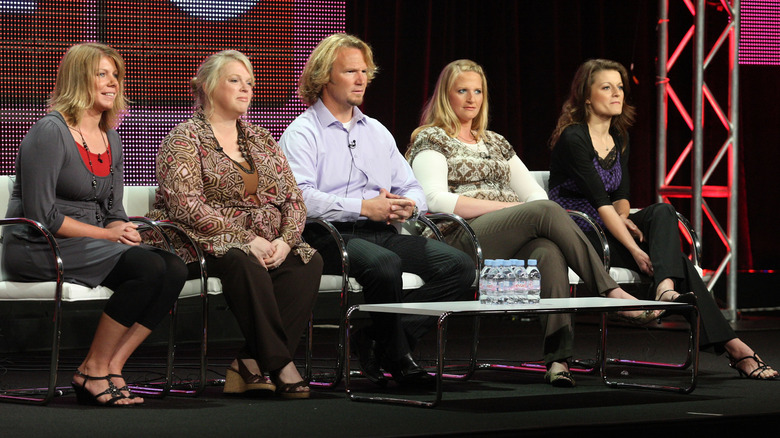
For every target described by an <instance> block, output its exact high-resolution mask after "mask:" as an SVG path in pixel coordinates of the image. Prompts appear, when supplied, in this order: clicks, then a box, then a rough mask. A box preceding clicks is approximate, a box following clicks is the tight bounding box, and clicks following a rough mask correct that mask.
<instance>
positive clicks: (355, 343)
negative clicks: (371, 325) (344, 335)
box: [349, 330, 387, 386]
mask: <svg viewBox="0 0 780 438" xmlns="http://www.w3.org/2000/svg"><path fill="white" fill-rule="evenodd" d="M349 338H350V339H349V342H350V348H352V351H354V352H355V353H356V354H357V356H358V359H360V368H361V369H362V370H363V375H364V376H366V378H367V379H368V380H370V381H371V382H373V383H375V384H377V385H379V386H387V378H386V377H385V375H384V373H382V369H381V367H380V361H381V359H382V357H381V352H380V348H379V344H378V343H377V342H376V341H375V340H373V339H371V338H370V337H369V336H368V335H367V334H366V333H365V332H364V331H363V330H355V331H353V332H352V334H351V335H350V337H349Z"/></svg>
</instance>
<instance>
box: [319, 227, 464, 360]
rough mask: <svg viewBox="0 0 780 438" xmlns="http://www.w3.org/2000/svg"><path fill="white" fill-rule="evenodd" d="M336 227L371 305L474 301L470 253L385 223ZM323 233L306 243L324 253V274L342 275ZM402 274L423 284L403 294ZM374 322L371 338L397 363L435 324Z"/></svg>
mask: <svg viewBox="0 0 780 438" xmlns="http://www.w3.org/2000/svg"><path fill="white" fill-rule="evenodd" d="M334 226H336V228H337V229H339V231H340V232H341V233H342V237H343V238H344V240H345V241H346V244H347V253H348V254H349V275H350V276H351V277H354V278H355V279H356V280H357V281H358V283H360V285H361V286H362V287H363V295H364V297H365V301H366V302H367V303H372V304H373V303H400V302H427V301H431V302H432V301H458V300H466V299H474V295H473V294H471V295H470V294H469V292H470V291H471V288H472V284H473V283H474V278H475V277H476V268H475V267H474V263H473V262H472V261H471V258H470V257H469V256H468V255H467V254H466V253H464V252H462V251H459V250H457V249H455V248H453V247H451V246H449V245H447V244H446V243H443V242H439V241H437V240H433V239H427V238H424V237H420V236H410V235H403V234H398V233H397V232H396V229H395V227H393V226H391V225H387V224H384V223H381V222H373V221H358V222H341V223H334ZM312 228H314V227H312ZM317 228H319V227H317ZM319 231H320V230H317V231H314V230H312V229H308V231H305V232H304V238H305V239H306V240H307V242H308V243H309V244H310V245H312V246H314V247H315V248H317V250H318V251H320V252H321V253H322V254H323V257H324V258H325V261H326V263H325V269H324V271H325V273H328V274H341V260H340V257H338V254H337V253H336V251H335V243H334V242H333V239H332V238H331V237H330V235H324V234H320V233H319ZM403 272H410V273H413V274H417V275H418V276H420V278H422V280H423V281H424V282H425V284H424V285H423V286H422V287H420V288H418V289H410V290H404V289H403V281H402V279H401V274H402V273H403ZM371 318H372V320H373V322H374V325H373V327H372V328H371V329H370V332H369V334H370V335H371V336H372V337H373V338H374V339H376V340H377V341H378V342H380V343H381V344H382V345H384V346H385V349H386V352H387V354H388V356H389V357H390V359H394V360H395V359H399V358H400V357H401V356H402V355H404V354H406V353H408V352H409V351H410V350H412V349H414V346H415V343H416V341H417V340H418V339H420V338H421V337H422V336H423V335H424V334H425V333H427V332H428V331H429V330H430V329H431V328H432V327H433V326H434V325H435V324H436V319H435V318H431V317H420V316H413V315H404V316H402V317H398V316H397V315H395V314H384V313H374V314H372V315H371Z"/></svg>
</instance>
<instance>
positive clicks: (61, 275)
mask: <svg viewBox="0 0 780 438" xmlns="http://www.w3.org/2000/svg"><path fill="white" fill-rule="evenodd" d="M10 225H25V226H27V227H29V228H32V229H33V230H35V231H36V232H38V233H39V234H40V235H41V236H42V237H43V238H44V239H45V240H46V243H47V244H48V245H49V249H51V255H52V260H53V261H54V266H55V267H56V269H55V270H56V272H55V274H56V283H57V290H56V292H55V296H54V300H55V301H57V302H59V301H60V300H61V299H62V283H63V281H64V279H65V269H64V267H63V263H62V256H61V254H60V247H59V245H57V239H55V238H54V234H52V232H51V231H49V229H48V228H46V227H45V226H44V225H43V224H42V223H40V222H38V221H34V220H32V219H27V218H23V217H19V218H4V219H0V227H5V226H10ZM3 255H4V256H5V255H6V254H3Z"/></svg>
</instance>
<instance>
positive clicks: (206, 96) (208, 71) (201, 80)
mask: <svg viewBox="0 0 780 438" xmlns="http://www.w3.org/2000/svg"><path fill="white" fill-rule="evenodd" d="M233 61H238V62H240V63H241V64H243V65H244V67H246V70H247V71H248V72H249V76H250V78H251V81H252V85H253V86H254V84H255V73H254V71H253V70H252V63H251V62H250V61H249V58H247V56H246V55H244V54H243V53H241V52H239V51H238V50H223V51H221V52H217V53H214V54H213V55H210V56H209V57H208V58H206V59H205V60H204V61H203V62H202V63H201V64H200V66H199V67H198V72H197V73H196V74H195V77H194V78H192V80H191V81H190V91H191V92H192V95H193V96H195V106H196V107H197V108H199V109H204V110H205V107H206V106H208V107H209V108H210V110H211V112H213V110H214V105H213V96H212V95H213V94H214V89H215V88H217V82H219V78H220V77H221V76H222V69H223V68H225V66H226V65H228V64H230V63H231V62H233ZM210 116H211V114H210V113H209V114H206V117H207V118H208V117H210Z"/></svg>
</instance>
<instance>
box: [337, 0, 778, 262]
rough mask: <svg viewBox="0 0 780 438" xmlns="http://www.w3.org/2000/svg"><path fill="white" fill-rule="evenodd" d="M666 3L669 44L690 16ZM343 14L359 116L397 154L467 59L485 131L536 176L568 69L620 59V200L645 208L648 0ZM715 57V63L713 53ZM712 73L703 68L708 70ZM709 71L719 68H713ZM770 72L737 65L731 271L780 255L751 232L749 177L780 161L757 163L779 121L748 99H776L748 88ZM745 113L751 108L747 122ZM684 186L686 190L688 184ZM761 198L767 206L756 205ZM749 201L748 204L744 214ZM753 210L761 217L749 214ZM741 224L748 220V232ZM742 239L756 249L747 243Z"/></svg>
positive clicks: (651, 44)
mask: <svg viewBox="0 0 780 438" xmlns="http://www.w3.org/2000/svg"><path fill="white" fill-rule="evenodd" d="M669 7H670V16H675V17H682V18H681V19H680V20H679V24H678V23H677V22H674V23H673V26H671V28H670V34H671V35H670V39H671V40H672V41H679V39H680V38H681V37H682V35H683V34H684V32H686V31H687V30H688V27H689V26H690V24H691V21H690V14H688V20H687V23H686V22H685V18H686V17H685V14H687V11H686V10H685V9H684V8H685V6H684V4H683V2H682V1H680V2H674V1H670V5H669ZM346 10H347V22H346V30H347V32H348V33H352V34H354V35H357V36H359V37H360V38H362V39H364V40H365V41H366V42H368V43H369V44H370V45H371V46H372V48H373V50H374V59H375V61H376V63H377V65H378V66H379V74H378V75H377V77H376V78H375V80H374V81H373V82H372V84H371V86H370V87H369V90H368V92H367V94H366V100H365V102H364V105H363V109H364V111H365V112H366V114H368V115H369V116H372V117H374V118H376V119H378V120H379V121H380V122H382V123H383V124H384V125H385V126H387V128H388V129H390V131H391V132H392V133H393V135H394V136H395V139H396V142H397V143H398V147H399V149H400V150H401V151H402V152H403V151H405V150H406V148H407V145H408V143H409V135H410V134H411V132H412V131H413V130H414V128H416V127H417V126H418V122H419V117H420V111H421V109H422V107H423V105H424V103H425V101H426V100H427V99H428V98H429V97H430V93H431V92H432V89H433V86H434V84H435V82H436V79H437V77H438V74H439V72H440V71H441V69H442V68H443V67H444V66H445V65H446V64H447V63H449V62H451V61H453V60H455V59H459V58H469V59H472V60H474V61H476V62H478V63H479V64H481V65H482V66H483V67H484V68H485V71H486V74H487V77H488V86H489V102H490V115H491V118H490V126H489V128H490V129H491V130H493V131H496V132H498V133H500V134H502V135H503V136H505V137H506V138H507V139H508V140H509V142H510V143H512V145H513V146H514V148H515V150H516V152H517V154H518V155H519V156H520V158H521V159H522V160H523V161H524V162H525V163H526V165H527V166H528V167H529V169H531V170H545V169H548V167H549V155H550V154H549V149H548V144H547V143H548V138H549V135H550V133H551V131H552V129H553V127H554V125H555V122H556V120H557V118H558V114H559V112H560V108H561V105H562V104H563V101H564V99H565V97H566V95H567V94H568V88H569V84H570V82H571V78H572V76H573V74H574V71H575V70H576V68H577V67H578V66H579V65H580V64H581V63H582V62H583V61H585V60H587V59H590V58H609V59H613V60H615V61H618V62H621V63H622V64H623V65H625V66H626V68H628V69H629V71H630V73H631V75H632V81H631V84H630V85H631V96H630V101H631V102H632V103H633V104H634V105H635V106H636V107H637V110H638V111H637V112H638V117H637V122H636V124H635V125H634V127H633V128H632V129H631V131H630V134H631V147H632V149H631V163H630V165H631V175H632V184H631V186H632V205H635V206H643V205H647V204H650V203H652V202H655V191H654V187H655V185H654V181H655V168H656V137H657V135H656V129H657V128H656V84H655V76H656V65H655V60H656V56H657V32H656V24H657V20H658V2H657V1H656V0H631V1H625V0H545V1H533V0H521V1H501V0H499V1H473V0H472V1H467V0H416V1H405V0H396V1H366V0H361V1H357V0H350V1H347V8H346ZM709 15H712V16H717V15H718V14H717V13H712V14H709ZM718 26H720V23H714V24H713V25H712V26H711V27H712V29H713V30H712V32H711V33H712V34H713V35H712V36H711V38H717V36H718V33H719V32H720V31H721V30H722V27H721V28H718ZM708 37H709V36H708ZM675 44H676V42H675ZM673 49H674V47H670V50H673ZM725 53H727V52H725ZM692 56H693V53H692V49H691V48H688V49H686V50H685V51H684V52H683V54H682V56H681V59H680V61H679V62H678V64H677V66H676V67H675V69H676V70H675V71H674V73H675V74H677V75H679V76H681V77H683V78H686V77H687V78H688V79H685V80H687V81H688V83H690V81H691V79H689V78H691V77H692V76H691V74H690V65H691V64H692V62H691V59H692ZM715 62H716V63H717V62H727V60H725V59H723V60H720V59H718V58H716V60H715ZM718 68H720V67H717V66H712V67H710V70H711V71H715V70H717V69H718ZM685 69H688V71H685ZM721 70H722V71H724V72H725V71H727V70H726V69H725V67H723V68H722V69H721ZM776 72H777V71H776V70H771V69H768V68H756V67H753V68H750V67H747V68H746V67H743V69H742V81H741V85H742V86H741V93H742V94H741V95H742V100H741V109H742V112H741V114H742V115H741V120H740V129H741V130H742V133H743V135H742V137H741V138H742V139H744V140H741V147H742V150H751V149H760V150H761V151H762V152H760V153H756V152H750V153H749V154H750V155H748V154H745V153H743V154H742V155H743V157H744V156H748V157H749V158H750V157H752V158H755V160H749V159H748V160H744V159H743V160H741V161H742V164H743V169H745V168H746V169H747V170H745V171H744V172H741V175H740V177H741V180H742V182H743V183H744V184H743V185H742V186H741V193H740V202H741V205H742V208H741V215H740V216H741V217H740V232H741V235H740V242H739V245H740V251H739V260H740V263H739V265H740V267H742V268H754V267H756V268H762V269H773V268H775V267H777V266H778V264H779V263H778V261H779V260H780V257H778V256H777V255H776V253H777V251H775V247H776V244H777V243H779V242H778V238H777V237H776V235H777V233H771V236H767V235H766V234H765V233H764V232H762V231H761V230H760V229H759V228H763V226H764V225H765V224H766V223H767V222H768V221H769V219H768V218H766V217H765V216H766V215H765V213H766V209H770V211H771V209H772V208H773V207H771V206H769V205H770V204H768V201H770V202H771V201H775V202H776V201H777V200H778V199H777V198H778V197H777V193H778V189H776V188H770V189H769V191H768V192H767V191H766V190H765V188H764V187H763V186H765V185H766V181H761V180H759V179H757V178H756V175H757V174H760V173H761V172H762V169H763V168H764V167H767V166H768V165H771V164H772V163H775V162H777V160H778V159H780V156H778V155H780V153H778V152H777V148H776V147H775V148H773V149H774V150H772V151H771V152H769V155H770V156H771V157H774V159H772V160H771V161H768V162H767V161H766V160H764V159H762V158H761V154H763V150H764V149H770V148H771V146H773V145H774V146H776V144H777V140H776V139H777V138H778V136H777V134H778V130H780V128H779V127H778V125H780V123H778V121H780V120H778V115H777V114H778V113H777V111H768V110H767V109H766V108H764V109H761V108H758V107H756V105H754V104H752V103H751V101H750V99H753V98H757V100H758V101H759V102H766V103H767V104H769V103H770V102H776V101H777V100H778V94H779V93H778V89H777V87H774V86H772V87H770V88H772V89H771V90H767V89H766V86H767V85H769V82H763V83H762V84H760V86H759V87H754V86H753V85H754V81H755V80H761V79H765V80H769V78H771V77H776V76H772V74H773V73H774V74H775V75H776ZM723 75H724V76H725V73H723ZM705 79H706V80H708V81H712V82H714V83H715V85H711V87H713V88H716V89H717V88H718V87H719V86H720V85H717V84H718V83H719V81H722V80H725V77H724V78H723V79H722V80H721V79H720V78H718V77H714V78H711V77H705ZM772 82H775V81H772ZM708 83H709V82H708ZM676 87H677V88H676V90H675V91H676V92H677V93H678V94H679V95H680V97H681V99H682V101H683V102H685V103H686V105H687V106H688V107H690V102H691V101H692V98H691V86H690V85H686V83H685V82H679V83H677V84H676ZM723 87H725V86H723ZM718 97H719V98H722V99H723V100H722V104H723V105H726V104H727V98H726V97H725V96H718ZM686 99H687V100H686ZM669 111H670V116H669V126H668V130H667V132H668V134H667V135H668V136H669V138H670V143H674V142H677V143H680V144H681V145H680V147H679V150H682V147H684V146H685V143H687V141H688V140H690V138H691V132H690V130H689V129H688V128H687V126H685V124H684V123H683V122H682V119H681V118H679V117H677V116H676V113H675V110H674V109H672V108H670V110H669ZM754 112H759V113H760V114H758V115H757V118H755V119H754V118H753V117H754V116H753V113H754ZM705 120H708V121H712V122H713V123H717V122H716V120H717V119H716V118H715V117H714V116H713V115H712V114H711V113H706V114H705ZM773 134H774V135H773ZM680 139H681V140H680ZM767 139H771V141H766V140H767ZM722 142H723V138H712V139H710V138H707V139H706V143H707V148H708V150H710V149H713V148H717V147H720V145H721V143H722ZM669 154H670V155H672V156H673V155H675V154H679V151H678V150H674V148H673V147H670V150H669ZM705 156H706V153H705ZM766 170H768V169H766ZM680 175H683V176H686V177H687V175H690V169H689V168H687V167H685V166H684V167H683V168H682V169H681V171H680ZM720 183H724V181H717V178H715V179H714V180H713V181H712V182H711V184H720ZM754 184H755V186H754V187H761V189H760V190H761V192H762V194H763V195H764V196H762V197H761V199H759V200H755V199H753V198H752V197H749V196H747V194H750V193H751V191H750V190H745V189H746V187H747V188H750V187H751V186H753V185H754ZM686 185H690V180H688V181H687V183H686ZM772 187H774V185H772ZM754 190H755V189H754ZM766 196H769V197H770V198H773V199H771V200H767V199H766ZM710 202H711V203H712V205H713V209H714V210H715V211H716V212H719V211H721V210H722V211H723V212H724V213H723V214H722V215H720V216H719V218H722V219H721V220H722V224H721V225H722V226H723V227H726V226H727V224H726V221H725V201H722V200H711V201H710ZM673 204H674V205H675V207H677V208H678V210H680V211H681V212H683V213H684V214H686V215H687V216H689V217H690V211H689V210H690V201H689V200H688V199H681V200H674V201H673ZM721 204H722V205H721ZM754 204H755V207H754V208H749V207H751V206H753V205H754ZM757 209H764V210H763V212H758V211H756V210H757ZM753 221H756V222H757V225H758V224H760V225H758V226H753V227H752V228H751V227H749V226H748V224H751V225H753ZM704 228H705V230H704V233H703V234H704V235H703V236H702V239H703V241H704V244H705V251H706V259H705V263H706V264H707V265H708V266H712V264H717V263H718V262H719V260H720V258H722V257H723V247H722V245H721V244H719V243H718V242H717V241H716V239H717V236H716V234H715V232H714V231H713V230H711V227H710V226H709V225H707V224H706V223H705V225H704ZM764 229H765V230H771V229H772V228H764ZM751 235H753V236H754V239H753V240H755V241H756V242H757V244H756V245H753V248H751V239H750V236H751ZM759 240H760V242H758V241H759ZM707 250H708V251H707Z"/></svg>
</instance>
